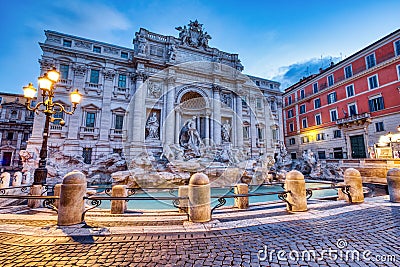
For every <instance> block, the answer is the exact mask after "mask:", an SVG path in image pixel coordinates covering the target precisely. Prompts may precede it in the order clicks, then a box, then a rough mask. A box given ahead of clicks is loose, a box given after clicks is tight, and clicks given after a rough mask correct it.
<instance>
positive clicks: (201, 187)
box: [188, 173, 211, 223]
mask: <svg viewBox="0 0 400 267" xmlns="http://www.w3.org/2000/svg"><path fill="white" fill-rule="evenodd" d="M188 192H189V194H188V195H189V218H190V221H192V222H195V223H196V222H208V221H211V188H210V180H209V179H208V176H207V175H205V174H204V173H195V174H193V175H192V177H190V180H189V190H188Z"/></svg>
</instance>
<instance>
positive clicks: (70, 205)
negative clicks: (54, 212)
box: [57, 171, 86, 226]
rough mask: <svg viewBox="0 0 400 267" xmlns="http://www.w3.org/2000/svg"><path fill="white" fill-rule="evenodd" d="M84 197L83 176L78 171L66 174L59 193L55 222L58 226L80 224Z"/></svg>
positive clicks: (84, 182)
mask: <svg viewBox="0 0 400 267" xmlns="http://www.w3.org/2000/svg"><path fill="white" fill-rule="evenodd" d="M85 195H86V177H85V175H84V174H83V173H81V172H79V171H73V172H70V173H68V174H66V175H65V176H64V179H63V183H62V185H61V192H60V203H59V207H58V222H57V224H58V225H59V226H67V225H73V224H78V223H82V214H83V212H84V211H85V202H84V200H83V197H84V196H85Z"/></svg>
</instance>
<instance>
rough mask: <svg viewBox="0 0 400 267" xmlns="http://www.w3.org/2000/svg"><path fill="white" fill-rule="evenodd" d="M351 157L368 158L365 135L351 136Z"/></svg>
mask: <svg viewBox="0 0 400 267" xmlns="http://www.w3.org/2000/svg"><path fill="white" fill-rule="evenodd" d="M350 144H351V157H352V158H353V159H361V158H366V153H365V143H364V135H362V134H360V135H354V136H350Z"/></svg>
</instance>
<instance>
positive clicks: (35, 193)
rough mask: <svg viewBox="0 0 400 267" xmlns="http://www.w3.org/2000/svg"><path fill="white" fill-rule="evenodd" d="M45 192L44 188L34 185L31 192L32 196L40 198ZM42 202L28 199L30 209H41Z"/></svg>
mask: <svg viewBox="0 0 400 267" xmlns="http://www.w3.org/2000/svg"><path fill="white" fill-rule="evenodd" d="M42 192H43V186H41V185H32V186H31V190H30V193H29V194H30V195H31V196H40V195H42ZM41 203H42V201H41V200H40V199H28V207H29V208H32V209H34V208H39V207H40V206H41Z"/></svg>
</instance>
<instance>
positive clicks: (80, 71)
mask: <svg viewBox="0 0 400 267" xmlns="http://www.w3.org/2000/svg"><path fill="white" fill-rule="evenodd" d="M73 69H74V77H73V79H72V80H73V87H74V88H78V89H79V91H80V92H81V93H82V94H84V88H85V75H86V73H87V69H86V67H85V66H81V65H77V66H73ZM89 103H90V100H89V99H88V98H86V97H85V96H83V97H82V102H81V103H80V104H79V105H78V108H77V109H76V110H75V112H74V114H72V115H71V116H68V119H67V118H66V119H67V120H68V125H67V127H68V135H67V139H69V140H73V141H74V142H76V143H77V144H76V145H77V146H79V141H78V140H79V136H78V135H79V131H80V127H81V126H82V124H83V122H84V120H85V118H83V117H82V107H83V106H84V105H87V104H89ZM35 120H36V119H35ZM69 142H70V141H69Z"/></svg>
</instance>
